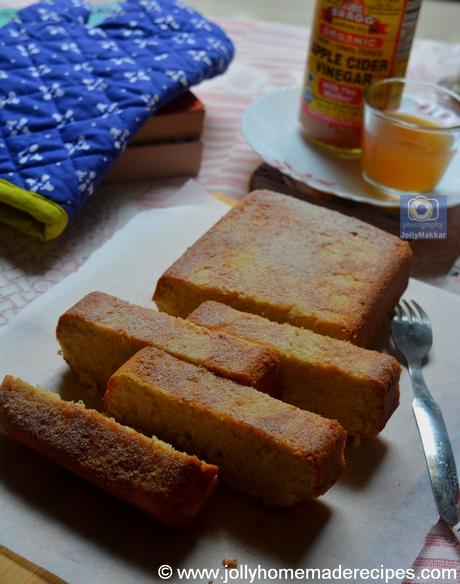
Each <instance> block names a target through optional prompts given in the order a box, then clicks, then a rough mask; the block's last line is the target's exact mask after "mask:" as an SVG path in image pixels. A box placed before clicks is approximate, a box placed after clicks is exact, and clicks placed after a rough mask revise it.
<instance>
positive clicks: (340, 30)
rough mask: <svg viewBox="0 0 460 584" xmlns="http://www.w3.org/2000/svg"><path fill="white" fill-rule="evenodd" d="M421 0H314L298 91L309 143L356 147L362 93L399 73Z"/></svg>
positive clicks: (341, 150) (352, 150)
mask: <svg viewBox="0 0 460 584" xmlns="http://www.w3.org/2000/svg"><path fill="white" fill-rule="evenodd" d="M420 4H421V0H366V1H364V0H317V3H316V8H315V16H314V21H313V27H312V35H311V42H310V50H309V54H308V59H307V70H306V74H305V82H304V87H303V93H302V108H301V114H300V119H301V124H302V130H303V133H304V135H305V136H306V137H307V138H308V139H309V140H310V141H312V142H314V143H316V144H318V145H320V146H323V147H325V148H327V149H328V150H332V151H335V152H337V153H338V154H342V155H347V154H349V155H353V154H358V153H359V151H360V142H361V128H362V111H363V95H364V91H365V88H366V87H367V86H368V85H370V84H371V83H372V82H373V81H376V80H377V79H383V78H386V77H394V76H397V77H403V76H404V73H405V71H406V67H407V62H408V60H409V53H410V49H411V46H412V40H413V38H414V33H415V26H416V23H417V17H418V13H419V9H420Z"/></svg>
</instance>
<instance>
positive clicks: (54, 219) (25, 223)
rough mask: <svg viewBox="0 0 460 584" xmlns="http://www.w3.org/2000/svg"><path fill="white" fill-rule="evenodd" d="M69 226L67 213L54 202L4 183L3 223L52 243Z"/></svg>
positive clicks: (0, 183)
mask: <svg viewBox="0 0 460 584" xmlns="http://www.w3.org/2000/svg"><path fill="white" fill-rule="evenodd" d="M68 222H69V217H68V215H67V213H66V212H65V211H64V209H63V208H62V207H60V206H59V205H58V204H57V203H55V202H54V201H51V200H50V199H47V198H45V197H43V196H42V195H39V194H38V193H34V192H32V191H26V190H25V189H22V188H20V187H18V186H16V185H14V184H12V183H10V182H8V181H6V180H4V179H0V223H4V224H5V225H9V226H10V227H13V228H14V229H18V230H19V231H22V232H23V233H27V234H28V235H32V236H33V237H38V238H39V239H41V240H42V241H50V240H51V239H55V238H56V237H58V236H59V235H61V233H62V232H63V231H64V229H65V228H66V226H67V223H68Z"/></svg>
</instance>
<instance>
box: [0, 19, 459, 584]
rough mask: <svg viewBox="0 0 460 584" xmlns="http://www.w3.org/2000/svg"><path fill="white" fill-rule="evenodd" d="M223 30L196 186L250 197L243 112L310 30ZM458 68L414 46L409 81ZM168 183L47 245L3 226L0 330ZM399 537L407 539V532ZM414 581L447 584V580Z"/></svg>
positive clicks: (93, 214) (117, 199)
mask: <svg viewBox="0 0 460 584" xmlns="http://www.w3.org/2000/svg"><path fill="white" fill-rule="evenodd" d="M221 24H222V25H223V26H224V27H225V29H226V30H227V32H228V33H229V34H230V36H231V37H232V39H233V40H234V42H235V44H236V48H237V55H236V59H235V62H234V63H233V65H232V66H231V68H230V70H229V71H228V73H227V74H226V75H225V76H223V77H221V78H218V79H215V80H213V81H210V82H206V83H204V84H203V85H202V86H200V87H199V88H197V90H196V93H197V94H198V96H199V97H200V98H201V99H203V101H204V102H205V104H206V107H207V118H206V124H205V133H204V138H203V140H204V145H205V149H204V160H203V165H202V170H201V173H200V175H199V181H200V182H201V183H202V184H203V185H204V186H205V187H206V188H208V189H209V190H213V191H216V190H218V191H221V192H222V193H225V194H228V195H231V196H234V197H241V196H242V195H243V194H245V193H246V192H247V189H248V183H249V179H250V176H251V174H252V172H253V171H254V170H255V169H256V168H257V166H258V165H259V164H260V163H261V160H260V158H259V157H258V156H257V155H256V154H254V153H253V152H252V151H251V149H250V148H249V147H248V145H247V144H246V143H245V141H244V138H243V137H242V135H241V131H240V122H241V117H242V114H243V111H244V109H245V107H246V106H247V105H248V104H249V103H250V102H251V101H252V100H253V99H254V98H255V97H256V96H257V95H259V94H261V93H264V92H266V91H267V90H269V89H271V88H277V87H283V86H289V85H294V84H299V83H300V82H301V79H302V75H303V68H304V60H305V53H306V47H307V39H308V30H307V29H304V28H300V27H292V26H288V25H281V24H273V23H263V22H256V21H246V20H233V19H232V20H222V21H221ZM459 63H460V45H459V44H455V45H453V44H449V43H443V42H439V41H430V40H418V41H416V43H415V45H414V49H413V52H412V58H411V61H410V66H409V75H410V76H412V77H415V76H416V77H418V78H421V79H425V80H430V81H437V80H439V79H441V78H443V77H448V76H452V75H456V74H458V65H459ZM165 184H172V185H175V184H180V181H179V183H178V181H172V182H169V183H168V181H166V182H165V181H162V182H161V183H158V182H157V183H148V184H147V183H142V184H135V185H120V186H117V187H110V188H109V187H103V188H101V189H99V190H98V192H97V193H96V194H95V195H94V196H93V197H92V198H91V200H90V201H89V203H88V206H87V208H86V210H85V212H83V213H82V215H81V217H80V218H79V220H78V221H77V222H76V223H75V224H74V225H72V226H71V227H70V229H68V231H67V232H66V233H65V234H64V235H63V236H62V237H61V238H60V239H58V240H56V241H52V242H48V243H45V244H44V243H40V242H38V241H35V240H32V239H30V238H27V237H24V236H22V235H20V234H18V233H16V232H14V231H13V230H11V229H9V228H7V227H5V226H0V326H1V325H5V324H6V323H7V322H8V321H9V320H10V319H11V318H12V317H13V316H14V315H15V314H16V313H17V312H18V311H19V310H21V309H22V308H23V307H24V306H26V305H27V304H28V303H30V302H31V301H32V300H34V299H35V298H37V297H38V296H40V295H41V294H44V293H45V292H46V291H47V290H49V289H50V288H51V287H52V286H54V285H55V284H56V283H57V282H59V281H60V280H61V279H62V278H64V277H65V276H67V275H68V274H70V273H72V272H74V271H75V270H77V269H78V268H79V267H80V266H81V265H82V264H83V263H84V262H85V261H86V260H87V258H88V257H89V255H90V254H91V253H92V252H93V251H94V250H95V249H97V248H98V247H99V246H100V245H101V244H102V243H103V242H104V241H106V240H107V239H109V238H110V237H111V236H112V235H113V234H114V233H115V232H116V231H117V230H118V229H122V228H123V225H125V224H126V222H127V221H128V220H129V219H130V218H131V217H133V216H134V215H135V214H136V213H139V212H142V211H143V210H144V209H146V208H149V207H150V206H151V205H152V204H153V202H154V201H155V198H156V196H157V195H158V189H159V186H162V187H163V186H164V185H165ZM459 272H460V261H457V265H456V266H454V267H453V268H452V270H451V273H450V274H449V276H448V277H447V278H446V279H445V281H444V282H442V286H443V287H444V288H447V289H449V290H451V291H453V292H456V293H460V276H459ZM402 536H404V537H410V534H404V535H403V534H402ZM416 566H417V567H419V568H421V567H430V568H445V567H454V568H457V573H458V574H459V578H460V547H459V546H458V545H456V544H455V542H454V541H453V539H452V537H451V536H450V534H449V532H448V531H447V529H446V528H445V527H444V526H442V525H436V526H434V527H433V529H432V530H431V531H430V533H429V534H428V535H427V538H426V544H425V547H424V549H423V550H422V551H421V554H420V556H419V558H418V559H417V561H416ZM457 581H458V582H460V579H458V580H457ZM418 582H420V583H422V584H434V583H435V582H436V583H437V584H439V583H443V584H444V583H445V584H447V582H449V583H452V580H449V581H447V580H439V579H438V580H418Z"/></svg>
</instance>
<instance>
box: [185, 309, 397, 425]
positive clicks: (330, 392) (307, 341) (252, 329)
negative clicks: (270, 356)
mask: <svg viewBox="0 0 460 584" xmlns="http://www.w3.org/2000/svg"><path fill="white" fill-rule="evenodd" d="M188 318H189V319H190V320H191V321H192V322H194V323H196V324H199V325H202V326H205V327H207V328H209V329H210V330H212V331H216V332H225V333H229V334H231V335H235V336H237V337H240V338H243V339H247V340H249V341H253V342H255V343H260V344H261V345H264V346H268V347H270V348H271V349H273V350H274V351H276V353H277V354H278V356H279V358H280V366H281V395H280V399H282V400H283V401H286V402H288V403H290V404H293V405H295V406H297V407H299V408H302V409H304V410H309V411H310V412H316V413H317V414H321V415H322V416H325V417H326V418H333V419H336V420H338V421H339V422H340V423H341V424H342V426H343V427H344V428H345V430H346V431H347V432H348V433H349V434H353V435H359V436H373V435H376V434H378V433H379V432H380V431H381V430H383V428H384V426H385V424H386V422H387V420H388V419H389V417H390V416H391V414H392V413H393V412H394V410H395V409H396V408H397V406H398V404H399V376H400V373H401V368H400V366H399V363H398V362H397V361H396V359H394V358H393V357H390V356H389V355H384V354H382V353H378V352H377V351H369V350H368V349H362V348H361V347H357V346H355V345H352V344H351V343H348V342H346V341H340V340H338V339H332V338H330V337H325V336H323V335H318V334H316V333H314V332H312V331H310V330H306V329H300V328H297V327H294V326H292V325H290V324H278V323H276V322H271V321H270V320H267V319H266V318H263V317H261V316H257V315H255V314H249V313H246V312H240V311H238V310H235V309H234V308H231V307H230V306H226V305H225V304H221V303H218V302H212V301H209V302H204V303H203V304H202V305H201V306H199V307H198V308H197V309H196V310H194V311H193V312H192V313H191V314H190V316H189V317H188Z"/></svg>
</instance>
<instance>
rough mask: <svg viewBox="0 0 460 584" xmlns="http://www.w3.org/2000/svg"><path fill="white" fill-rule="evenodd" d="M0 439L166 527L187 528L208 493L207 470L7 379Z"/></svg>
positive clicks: (0, 389)
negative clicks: (10, 441)
mask: <svg viewBox="0 0 460 584" xmlns="http://www.w3.org/2000/svg"><path fill="white" fill-rule="evenodd" d="M0 431H1V432H2V433H4V434H5V435H7V436H9V437H10V438H12V439H14V440H16V441H18V442H20V443H22V444H24V445H25V446H27V447H29V448H31V449H32V450H35V451H36V452H38V453H39V454H41V455H42V456H44V457H46V458H49V459H50V460H52V461H54V462H56V463H57V464H60V465H61V466H63V467H64V468H66V469H67V470H69V471H70V472H72V473H74V474H76V475H78V476H80V477H81V478H83V479H85V480H87V481H88V482H90V483H92V484H94V485H96V486H97V487H99V488H100V489H102V490H105V491H106V492H108V493H110V494H111V495H114V496H115V497H117V498H119V499H121V500H123V501H125V502H127V503H130V504H132V505H134V506H136V507H138V508H140V509H141V510H143V511H144V512H146V513H147V514H149V515H150V516H152V517H153V518H154V519H156V520H158V521H159V522H161V523H164V524H165V525H168V526H170V527H188V526H189V525H190V524H191V522H192V520H193V519H194V517H195V516H196V515H197V514H198V513H199V511H200V509H201V508H202V506H203V505H204V503H205V502H206V500H207V499H208V497H209V495H210V494H211V493H212V491H213V490H214V488H215V485H216V480H217V467H216V466H215V465H212V464H207V463H205V462H203V461H202V460H200V459H198V458H197V457H195V456H190V455H188V454H185V453H183V452H180V451H178V450H175V449H174V448H173V447H172V446H171V445H169V444H167V443H165V442H163V441H161V440H158V439H157V438H154V437H153V438H148V437H146V436H144V435H142V434H139V433H138V432H136V431H135V430H133V429H132V428H128V427H126V426H122V425H121V424H119V423H118V422H116V421H115V420H113V419H112V418H109V417H107V416H105V415H103V414H101V413H99V412H97V411H96V410H90V409H87V408H86V407H85V406H84V405H83V404H81V403H75V402H67V401H64V400H62V399H61V398H60V397H59V396H58V395H57V394H54V393H52V392H49V391H44V390H42V389H40V388H37V387H34V386H31V385H29V384H28V383H26V382H25V381H22V380H21V379H18V378H15V377H12V376H10V375H8V376H6V377H5V378H4V380H3V382H2V384H1V385H0Z"/></svg>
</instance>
